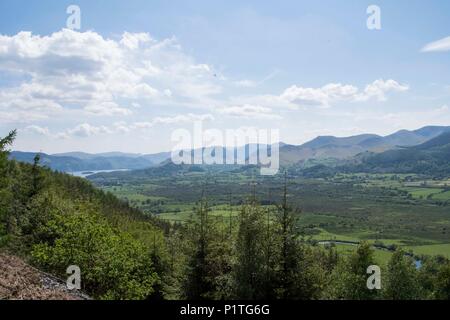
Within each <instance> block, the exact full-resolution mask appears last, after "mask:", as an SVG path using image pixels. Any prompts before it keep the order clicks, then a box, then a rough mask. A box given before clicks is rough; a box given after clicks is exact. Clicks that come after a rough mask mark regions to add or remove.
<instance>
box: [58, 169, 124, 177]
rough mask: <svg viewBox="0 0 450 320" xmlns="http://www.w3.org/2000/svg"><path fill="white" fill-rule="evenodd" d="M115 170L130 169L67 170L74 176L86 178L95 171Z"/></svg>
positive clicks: (106, 171)
mask: <svg viewBox="0 0 450 320" xmlns="http://www.w3.org/2000/svg"><path fill="white" fill-rule="evenodd" d="M117 171H130V169H114V170H83V171H73V172H67V173H68V174H71V175H73V176H75V177H81V178H86V177H88V176H91V175H93V174H96V173H103V172H105V173H108V172H117Z"/></svg>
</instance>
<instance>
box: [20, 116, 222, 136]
mask: <svg viewBox="0 0 450 320" xmlns="http://www.w3.org/2000/svg"><path fill="white" fill-rule="evenodd" d="M212 120H214V117H213V116H212V115H211V114H187V115H176V116H173V117H155V118H153V119H152V120H150V121H145V122H144V121H142V122H132V123H127V122H125V121H117V122H114V123H113V124H112V125H109V126H104V125H98V126H96V125H91V124H89V123H81V124H79V125H76V126H75V127H73V128H70V129H67V130H64V131H62V132H57V133H52V132H51V131H50V130H49V128H47V127H41V126H38V125H29V126H27V127H25V129H24V131H26V132H29V133H33V134H39V135H43V136H47V137H50V138H57V139H69V138H72V137H78V138H87V137H92V136H97V135H106V134H124V133H129V132H132V131H134V130H145V129H150V128H153V127H155V126H157V125H170V124H178V123H185V122H194V121H212Z"/></svg>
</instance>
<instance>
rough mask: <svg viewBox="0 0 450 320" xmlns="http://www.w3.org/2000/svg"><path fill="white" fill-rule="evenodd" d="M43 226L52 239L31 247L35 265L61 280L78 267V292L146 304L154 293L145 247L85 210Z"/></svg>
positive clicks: (152, 273) (154, 275) (150, 261)
mask: <svg viewBox="0 0 450 320" xmlns="http://www.w3.org/2000/svg"><path fill="white" fill-rule="evenodd" d="M44 227H45V228H47V230H48V233H49V235H51V236H55V238H56V240H55V241H54V243H53V244H50V243H48V242H42V243H39V244H36V245H34V246H33V250H32V256H33V260H34V261H35V263H36V264H37V265H38V266H41V267H43V268H44V269H45V270H48V271H51V272H54V273H56V274H58V275H61V276H64V274H65V270H66V268H67V267H68V266H70V265H77V266H79V267H80V269H81V272H82V283H83V288H84V289H85V290H86V291H87V292H90V293H91V294H92V295H93V296H94V297H97V298H102V299H145V298H147V297H149V296H150V295H151V294H153V286H154V284H155V282H156V281H157V275H156V274H155V272H154V270H153V268H152V260H151V256H150V254H149V252H148V250H147V248H146V247H145V246H144V245H143V244H142V243H140V242H138V241H136V240H134V239H133V238H132V237H131V236H130V235H129V234H126V233H124V232H120V231H119V230H117V229H114V228H112V227H111V226H109V225H108V223H107V221H105V219H104V218H101V217H100V216H98V214H96V213H95V212H90V210H89V208H86V209H85V210H83V212H82V213H73V214H66V215H56V216H55V218H54V219H51V220H49V221H48V222H47V224H46V225H45V226H44Z"/></svg>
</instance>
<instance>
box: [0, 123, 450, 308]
mask: <svg viewBox="0 0 450 320" xmlns="http://www.w3.org/2000/svg"><path fill="white" fill-rule="evenodd" d="M14 136H15V132H11V134H10V135H9V136H8V137H6V138H4V139H1V140H0V246H6V248H7V249H8V250H10V251H13V252H15V253H16V254H18V255H22V256H24V257H25V258H28V259H29V260H30V261H31V262H32V263H33V264H34V265H36V266H38V267H40V268H42V269H44V270H46V271H48V272H51V273H53V274H55V275H57V276H60V277H61V278H65V277H67V275H66V269H67V267H68V266H70V265H78V266H79V267H80V268H81V272H82V286H83V290H85V291H86V292H87V293H88V294H90V295H91V296H93V297H95V298H100V299H185V298H187V299H216V300H219V299H377V298H386V299H402V300H404V299H418V298H425V299H448V298H449V295H450V289H449V288H450V280H449V279H450V264H449V261H448V260H447V259H446V258H443V257H434V258H429V257H421V260H422V262H423V266H422V268H420V270H416V268H415V266H414V264H413V263H412V259H411V257H409V256H407V255H406V254H405V253H404V252H401V251H397V252H395V253H394V254H393V255H392V258H391V259H390V261H389V263H387V269H386V270H383V271H382V287H383V290H382V292H379V291H377V290H369V289H367V278H368V276H369V275H368V274H367V273H366V271H367V267H368V266H370V265H373V264H376V263H375V258H374V249H373V247H372V244H369V243H362V244H360V245H359V246H358V247H357V248H356V247H355V249H356V250H354V251H351V252H342V251H338V250H336V248H335V247H333V246H331V247H325V248H324V247H322V246H317V245H315V242H314V241H312V240H311V239H306V237H305V234H307V231H309V232H310V233H309V234H310V235H312V236H318V235H317V234H315V233H314V232H312V231H314V230H316V231H317V230H321V231H320V232H324V233H325V234H324V235H323V236H324V237H328V238H325V239H330V238H329V237H330V236H334V235H336V234H340V233H345V232H348V234H349V235H348V236H347V238H346V239H347V240H352V239H354V238H355V237H356V235H354V234H353V233H351V232H352V231H354V230H355V229H356V228H357V227H359V228H360V229H358V230H363V229H362V228H363V227H364V230H363V231H364V232H360V234H358V235H357V236H358V237H360V236H361V237H366V238H367V239H372V238H370V237H371V236H372V235H373V234H376V236H377V239H378V237H379V236H378V234H383V235H384V236H386V233H383V232H385V231H386V230H388V231H387V232H391V233H394V231H395V232H397V233H399V234H400V233H401V232H405V234H408V235H409V234H414V235H421V236H423V237H425V236H428V237H430V238H431V239H432V240H433V239H439V240H440V239H445V238H446V237H447V233H446V232H447V231H446V227H445V226H444V227H443V225H445V219H444V218H443V217H446V214H447V213H448V212H447V211H448V210H446V208H445V203H442V204H440V205H439V206H440V207H438V206H437V205H433V206H429V205H427V206H424V205H422V206H420V205H419V204H420V203H421V201H422V202H424V201H429V202H427V203H433V204H436V203H434V202H432V201H433V199H429V200H426V199H414V197H412V196H411V195H410V194H409V193H408V191H407V190H404V189H400V188H397V187H398V185H397V184H399V182H398V180H399V179H400V178H399V177H397V176H395V177H394V176H392V177H385V176H382V177H381V178H380V177H375V178H373V177H372V178H367V177H365V176H360V175H341V176H336V177H334V178H333V179H332V180H329V181H317V180H304V181H298V180H295V181H294V183H293V184H292V185H293V187H292V194H293V197H292V198H290V197H289V195H288V192H287V177H285V179H284V181H283V180H282V179H280V178H278V177H271V178H270V179H269V178H267V180H264V179H266V178H260V179H261V180H259V181H258V182H257V183H256V184H255V185H258V186H259V187H258V188H256V187H255V189H254V193H253V197H252V199H251V200H250V201H247V202H245V201H243V200H242V194H244V192H245V191H248V190H247V189H246V188H248V187H246V183H247V182H250V181H251V180H250V177H249V175H248V173H251V172H252V170H254V169H255V168H250V167H248V168H239V169H236V170H235V171H232V172H231V173H230V172H226V173H224V172H222V171H221V170H222V169H209V168H207V169H205V170H204V172H203V169H202V170H198V168H190V167H182V175H183V177H184V179H179V177H180V176H179V175H177V173H176V172H175V171H177V170H179V167H176V166H175V167H171V166H170V165H169V166H168V167H166V168H164V169H163V170H162V173H158V170H157V169H149V170H148V172H147V173H146V172H144V173H145V174H148V175H150V176H151V177H152V179H154V180H152V181H151V182H152V183H151V184H147V185H146V184H145V178H144V179H141V177H140V174H142V172H141V173H140V174H139V175H138V176H136V174H135V173H121V175H123V176H126V177H132V179H135V180H133V183H136V185H135V186H133V188H135V189H133V190H139V194H138V195H136V193H132V192H130V187H129V186H127V187H122V186H120V187H118V186H117V185H118V184H119V183H120V181H121V180H120V179H116V176H114V175H113V176H112V178H111V179H110V180H109V179H108V178H106V176H105V175H100V176H98V177H97V178H96V179H100V180H96V181H97V182H98V181H104V183H105V184H107V185H108V186H109V187H108V190H113V191H114V190H115V189H116V188H119V189H120V191H121V192H123V193H124V194H126V195H127V196H128V197H130V199H131V200H130V202H131V203H137V202H139V203H140V206H142V207H140V208H143V209H144V210H146V208H148V209H149V210H150V211H146V212H147V213H151V212H153V211H151V210H155V209H156V208H157V209H158V210H161V212H162V211H164V212H167V210H168V208H169V210H172V211H171V213H175V214H174V216H177V215H178V214H180V215H181V214H184V215H185V216H188V215H189V214H190V213H191V211H190V208H191V207H192V203H193V200H192V199H198V190H199V189H200V187H199V184H200V180H202V179H199V177H200V176H202V175H203V174H206V175H207V176H208V178H211V179H214V180H213V181H214V183H212V184H211V185H210V186H208V194H211V195H212V197H211V198H212V200H211V201H210V203H208V202H207V201H206V200H205V198H204V197H202V199H201V201H200V202H199V203H198V204H197V206H196V207H195V208H194V214H193V215H192V217H191V218H190V219H189V221H187V222H186V221H180V222H171V223H168V222H164V221H163V220H162V219H159V218H158V217H155V216H153V215H151V214H148V215H146V214H144V213H143V212H142V211H141V210H139V209H138V208H133V207H130V205H129V204H130V202H128V201H123V200H119V199H118V198H117V197H116V196H114V195H113V194H112V193H110V192H103V191H101V190H99V189H97V188H95V187H93V186H92V185H91V183H90V182H89V181H87V180H85V179H81V178H75V177H72V176H69V175H67V174H63V173H57V172H52V171H50V170H49V169H46V168H43V167H42V166H41V159H40V157H39V155H38V156H36V157H35V158H34V161H33V163H31V164H22V163H19V162H16V161H9V160H8V153H7V151H6V150H5V149H6V147H7V146H8V145H10V144H11V143H12V142H13V139H14ZM431 147H433V148H435V147H436V146H435V145H433V146H431ZM210 171H211V172H210ZM211 173H213V175H210V174H211ZM161 174H162V175H163V176H161ZM165 174H167V177H166V176H164V175H165ZM102 179H103V180H102ZM402 179H411V177H404V178H402ZM236 181H239V183H236ZM147 182H148V181H147ZM231 183H233V185H231ZM111 186H112V187H111ZM230 186H235V187H236V190H234V193H235V195H234V196H231V195H230V194H229V188H230ZM394 186H397V187H394ZM197 187H198V188H197ZM266 187H269V188H274V189H276V190H278V191H279V192H277V193H278V194H277V195H273V198H272V197H270V199H264V200H263V201H262V202H261V203H263V204H264V206H262V205H261V204H260V203H259V202H258V201H257V200H256V199H257V198H259V196H262V194H263V193H266V192H267V189H265V188H266ZM283 187H284V188H283ZM442 188H443V190H446V189H445V188H444V187H442ZM283 189H284V190H283ZM269 191H270V190H269ZM318 194H319V196H318ZM348 195H351V197H350V198H349V197H348ZM133 196H134V197H133ZM288 199H289V202H291V201H292V202H293V203H294V205H296V206H302V207H303V208H306V210H305V211H306V212H307V213H303V214H301V215H300V214H299V212H298V211H296V210H294V209H293V208H292V207H291V206H290V204H288ZM393 199H394V200H393ZM387 200H389V201H390V203H389V205H386V202H387ZM133 201H134V202H133ZM224 203H226V205H224ZM277 203H278V205H276V204H277ZM411 204H413V205H411ZM238 207H239V213H238V214H236V212H231V210H232V209H233V208H238ZM361 208H368V209H367V210H366V209H365V210H361ZM425 209H426V213H427V214H426V215H424V214H423V213H424V212H425V211H424V210H425ZM228 210H229V211H228ZM311 212H313V213H320V214H318V215H313V214H311ZM443 213H445V215H443ZM224 217H226V218H227V221H224ZM228 218H229V220H228ZM321 219H325V220H321ZM428 220H432V221H433V223H434V224H432V225H431V226H432V228H431V227H430V228H429V227H428V224H426V223H427V222H428ZM400 222H401V223H400ZM399 226H400V227H399ZM316 227H317V228H316ZM318 228H319V229H318ZM404 230H407V231H404ZM430 230H431V231H430ZM339 232H340V233H339ZM406 232H408V233H406ZM401 235H403V233H402V234H401ZM322 239H324V238H322ZM383 239H391V238H387V237H385V238H383ZM352 241H353V240H352ZM383 242H384V240H383ZM430 242H431V241H430ZM385 243H387V242H385ZM389 243H391V242H389ZM396 243H397V242H396ZM431 243H434V242H431ZM377 245H378V246H381V245H382V247H383V248H384V249H386V250H391V249H392V248H394V247H393V245H384V244H382V243H381V242H380V241H378V242H377ZM400 245H401V244H400ZM386 254H387V252H386Z"/></svg>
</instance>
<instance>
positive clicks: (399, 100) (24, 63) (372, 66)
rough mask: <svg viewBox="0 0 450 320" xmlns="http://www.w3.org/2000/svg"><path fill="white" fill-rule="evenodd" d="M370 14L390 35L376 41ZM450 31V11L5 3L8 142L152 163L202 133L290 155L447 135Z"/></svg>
mask: <svg viewBox="0 0 450 320" xmlns="http://www.w3.org/2000/svg"><path fill="white" fill-rule="evenodd" d="M70 4H76V5H78V6H79V7H80V9H81V30H79V31H77V32H76V33H75V34H73V33H70V32H68V30H66V31H64V30H63V28H64V27H65V25H66V19H67V17H68V15H67V14H66V8H67V7H68V6H69V5H70ZM371 4H375V5H378V6H379V7H380V9H381V26H382V28H381V30H368V29H367V27H366V20H367V17H368V15H367V14H366V9H367V7H368V6H369V5H371ZM449 18H450V2H448V1H406V0H405V1H403V0H398V1H361V0H358V1H350V0H348V1H277V2H275V1H189V2H188V1H136V0H129V1H111V0H108V1H106V0H105V1H30V0H27V1H17V0H16V1H9V0H3V1H2V2H1V3H0V34H1V35H2V38H1V39H2V40H1V41H0V98H1V100H2V101H0V135H4V134H5V133H6V132H7V131H8V130H10V129H12V128H18V129H19V138H18V140H17V143H16V146H15V147H16V149H21V150H33V151H37V150H43V151H45V152H62V151H69V150H83V151H90V152H95V151H112V150H120V151H127V152H155V151H160V150H165V149H170V135H171V132H172V131H173V130H174V129H176V128H179V127H185V128H191V127H192V124H191V123H192V121H195V120H198V119H203V120H204V121H205V125H206V126H208V127H211V128H219V129H228V128H237V127H249V126H254V127H259V128H279V129H280V132H281V140H283V141H286V142H288V143H293V144H299V143H302V142H304V141H306V140H308V139H311V138H314V137H315V136H317V135H339V136H346V135H353V134H358V133H364V132H371V133H378V134H388V133H391V132H394V131H396V130H398V129H402V128H406V129H414V128H418V127H420V126H423V125H431V124H437V125H450V111H449V110H448V109H449V106H450V72H448V70H450V49H449V45H448V42H450V40H448V39H447V40H446V38H447V37H449V36H450V19H449ZM23 31H30V32H31V33H32V35H28V36H19V35H20V34H21V33H23ZM125 32H127V35H126V36H125V35H124V33H125ZM138 35H140V36H138ZM143 35H147V36H143ZM44 37H47V38H44ZM130 39H131V40H130ZM442 39H443V40H442ZM130 41H131V42H130ZM136 41H137V42H136ZM437 41H441V42H437ZM433 42H437V43H436V45H437V47H436V46H435V47H434V48H435V49H432V50H428V51H427V52H424V51H423V50H422V49H423V48H424V47H425V46H426V45H427V44H430V43H433ZM130 43H132V44H130ZM136 43H138V44H137V45H135V44H136ZM2 46H3V49H2ZM436 48H438V49H436ZM2 50H3V51H2ZM102 50H103V51H102ZM144 62H145V63H144ZM174 66H176V67H174ZM119 71H120V72H119ZM112 73H114V75H112ZM116 73H117V74H116ZM66 82H67V83H66ZM101 84H104V86H102V85H101ZM124 84H126V85H124ZM142 84H145V86H143V85H142ZM63 96H64V97H63Z"/></svg>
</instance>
